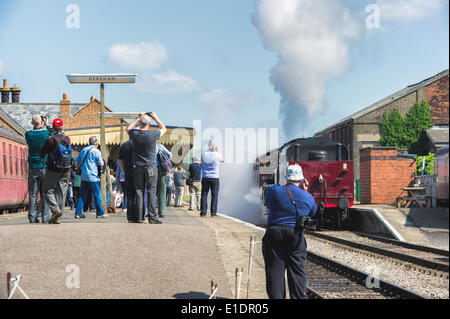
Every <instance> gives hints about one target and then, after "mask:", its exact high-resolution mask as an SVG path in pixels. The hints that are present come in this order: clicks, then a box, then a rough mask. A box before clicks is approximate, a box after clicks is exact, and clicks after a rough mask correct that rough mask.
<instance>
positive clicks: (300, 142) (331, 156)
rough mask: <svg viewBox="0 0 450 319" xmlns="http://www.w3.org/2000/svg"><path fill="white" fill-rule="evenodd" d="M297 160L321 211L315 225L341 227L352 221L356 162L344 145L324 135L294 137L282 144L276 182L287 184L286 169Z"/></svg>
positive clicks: (315, 218) (317, 215) (316, 217)
mask: <svg viewBox="0 0 450 319" xmlns="http://www.w3.org/2000/svg"><path fill="white" fill-rule="evenodd" d="M293 164H298V165H300V166H301V167H302V169H303V174H304V176H305V178H306V179H307V180H308V182H309V192H310V193H311V195H312V196H313V197H314V199H315V201H316V204H317V207H318V212H317V214H316V216H315V217H314V223H313V224H315V225H328V224H331V225H333V226H334V227H337V228H341V227H343V225H344V223H348V222H349V214H348V212H349V208H350V207H351V206H352V205H353V200H354V178H353V162H352V161H351V160H350V158H349V152H348V149H347V148H346V147H345V145H343V144H341V143H339V142H336V141H333V140H329V139H323V138H307V139H297V140H293V141H291V142H289V143H287V144H285V145H283V146H282V147H281V148H280V154H279V166H278V172H277V177H278V181H277V184H280V185H284V184H285V183H286V180H285V179H284V172H286V169H287V167H288V166H289V165H293Z"/></svg>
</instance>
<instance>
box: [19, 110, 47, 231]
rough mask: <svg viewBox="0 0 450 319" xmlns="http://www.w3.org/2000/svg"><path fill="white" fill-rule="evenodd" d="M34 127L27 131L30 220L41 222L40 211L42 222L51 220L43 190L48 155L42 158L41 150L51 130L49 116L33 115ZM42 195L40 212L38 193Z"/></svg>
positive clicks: (32, 122) (31, 221)
mask: <svg viewBox="0 0 450 319" xmlns="http://www.w3.org/2000/svg"><path fill="white" fill-rule="evenodd" d="M31 125H33V129H32V130H31V131H28V132H26V133H25V139H26V141H27V144H28V166H29V170H28V193H29V197H30V209H29V212H28V220H29V221H30V223H39V219H38V217H39V213H40V214H41V215H42V222H43V223H46V222H48V221H49V220H50V210H49V208H48V206H47V203H46V201H45V199H44V193H43V191H42V178H43V176H44V175H45V169H46V167H47V156H45V157H44V158H41V157H40V156H39V151H40V150H41V149H42V147H43V146H44V143H45V140H46V139H47V137H48V136H49V135H51V131H50V130H49V129H48V128H47V126H48V118H47V117H41V116H40V115H33V117H32V119H31ZM38 192H39V196H40V207H39V212H38V211H37V210H36V201H37V193H38Z"/></svg>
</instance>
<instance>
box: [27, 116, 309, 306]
mask: <svg viewBox="0 0 450 319" xmlns="http://www.w3.org/2000/svg"><path fill="white" fill-rule="evenodd" d="M151 120H154V121H155V123H156V124H157V125H158V128H159V129H157V130H150V125H151V123H150V121H151ZM32 125H33V130H31V131H28V132H27V133H26V136H25V137H26V141H27V144H28V146H29V158H28V163H29V177H28V190H29V198H30V210H29V214H28V218H29V221H30V223H39V218H38V217H39V215H41V216H42V222H43V223H50V224H59V223H60V218H61V216H62V214H63V211H64V206H65V203H66V199H67V200H68V205H69V206H71V208H74V207H75V218H76V219H81V218H86V215H85V214H83V212H86V211H87V210H88V209H89V210H91V209H92V208H94V207H95V210H96V215H97V218H104V217H107V214H106V213H105V211H104V209H103V207H102V196H101V191H100V176H101V174H102V171H105V168H106V162H105V160H104V159H103V158H102V156H101V152H100V151H99V149H98V147H99V143H98V140H97V137H96V136H92V137H90V138H89V145H88V146H86V147H85V148H83V149H82V150H81V151H80V153H79V154H78V156H77V157H76V158H75V159H73V158H72V147H71V142H70V138H69V137H68V136H66V135H65V134H64V126H63V121H62V120H61V119H55V120H54V121H53V125H52V127H51V128H50V127H49V121H48V118H46V117H41V116H39V115H35V116H33V117H32ZM166 131H167V129H166V126H165V125H164V123H163V122H162V121H161V120H160V119H159V118H158V116H157V115H156V114H155V113H153V112H150V113H140V114H139V116H138V117H137V118H136V119H135V120H134V121H132V122H131V123H130V124H129V125H128V127H127V132H128V135H129V140H128V141H126V142H125V143H123V144H122V146H121V147H120V151H119V159H118V161H117V163H116V165H115V167H114V170H112V174H111V176H112V177H111V178H110V183H111V185H110V187H109V189H112V190H113V191H112V192H111V193H110V194H109V201H110V205H121V206H122V209H123V211H124V212H125V211H126V213H127V219H128V222H129V223H150V224H161V223H162V222H161V220H160V219H162V218H164V217H165V215H166V207H167V206H171V205H172V199H174V206H175V207H181V206H182V205H183V197H184V196H185V195H186V190H187V189H188V191H189V194H190V201H189V210H194V209H197V210H198V211H200V216H201V217H205V216H206V214H207V208H208V203H207V199H208V194H209V192H211V205H210V213H211V217H215V216H216V215H217V205H218V194H219V186H220V180H219V177H220V174H219V163H221V162H223V158H222V155H221V154H220V153H219V152H218V148H217V145H216V144H215V143H214V140H213V139H211V140H210V141H209V143H208V150H207V151H206V152H204V153H202V157H201V159H198V158H196V157H194V158H193V160H192V164H190V165H189V169H188V174H186V172H185V171H184V169H183V167H182V166H181V165H179V166H177V167H175V168H172V162H171V159H172V154H171V153H170V151H169V150H167V149H166V148H165V147H164V146H163V145H162V144H159V143H158V142H157V141H158V140H159V139H160V138H161V137H162V136H163V135H164V134H165V133H166ZM285 179H286V181H287V184H286V185H284V186H282V185H276V186H273V187H271V188H270V189H268V190H267V191H266V197H265V201H266V206H267V207H268V210H269V212H268V217H267V230H266V232H265V235H264V237H263V240H262V253H263V257H264V262H265V271H266V289H267V294H268V296H269V298H276V299H282V298H285V294H286V292H285V291H286V289H285V273H286V276H287V282H288V285H289V292H290V296H291V298H292V299H298V298H307V295H306V273H305V268H304V266H305V261H306V241H305V238H304V234H303V230H304V227H305V220H307V216H313V215H314V214H315V213H316V211H317V205H316V203H315V201H314V198H313V197H312V196H311V194H310V193H308V186H309V185H308V181H307V180H306V179H305V178H304V176H303V171H302V168H301V167H300V166H299V165H291V166H289V167H288V169H287V174H286V176H285ZM121 193H123V200H119V201H116V196H113V195H114V194H116V195H117V194H121ZM38 194H40V198H41V201H40V205H39V207H37V196H38ZM68 194H69V196H67V195H68ZM121 198H122V197H121V196H120V195H119V199H121ZM146 217H147V219H146Z"/></svg>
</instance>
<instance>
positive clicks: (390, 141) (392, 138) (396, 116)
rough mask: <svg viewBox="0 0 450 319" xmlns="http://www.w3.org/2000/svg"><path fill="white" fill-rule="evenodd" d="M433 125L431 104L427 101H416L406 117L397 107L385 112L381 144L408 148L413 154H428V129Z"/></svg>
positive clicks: (381, 125) (381, 128)
mask: <svg viewBox="0 0 450 319" xmlns="http://www.w3.org/2000/svg"><path fill="white" fill-rule="evenodd" d="M431 126H432V124H431V115H430V106H429V105H428V103H427V102H425V101H422V103H420V104H419V103H415V104H414V106H413V107H412V108H411V109H410V110H409V111H408V113H406V115H405V117H403V116H402V115H401V114H400V112H399V111H398V110H397V109H393V110H392V112H390V113H388V112H385V113H384V114H383V120H382V121H381V123H380V133H381V139H380V144H381V145H383V146H395V147H397V148H406V149H408V152H409V153H412V154H417V155H426V154H427V153H428V150H427V136H426V131H427V130H428V129H429V128H430V127H431Z"/></svg>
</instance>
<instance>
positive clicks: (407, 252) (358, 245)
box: [306, 231, 449, 279]
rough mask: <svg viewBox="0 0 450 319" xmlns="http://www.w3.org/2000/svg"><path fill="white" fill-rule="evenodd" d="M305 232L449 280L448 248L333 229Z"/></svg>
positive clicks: (348, 248) (345, 247)
mask: <svg viewBox="0 0 450 319" xmlns="http://www.w3.org/2000/svg"><path fill="white" fill-rule="evenodd" d="M306 235H307V236H309V237H313V238H314V239H318V240H321V241H325V242H327V243H331V244H332V245H334V246H337V248H341V249H346V250H350V251H353V252H357V253H361V254H364V255H369V256H374V257H379V258H383V259H386V258H388V259H392V260H394V261H395V262H396V263H398V264H402V265H404V266H406V267H408V268H410V269H412V270H416V271H420V272H423V273H427V274H429V275H432V276H437V277H442V278H446V279H448V275H449V264H448V251H445V250H440V249H436V248H432V247H425V246H420V245H414V244H408V243H404V242H397V241H394V240H390V239H386V238H382V237H377V236H371V235H366V234H360V233H351V232H339V233H338V232H333V235H330V234H326V233H318V232H309V231H307V232H306ZM344 237H345V238H344Z"/></svg>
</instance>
